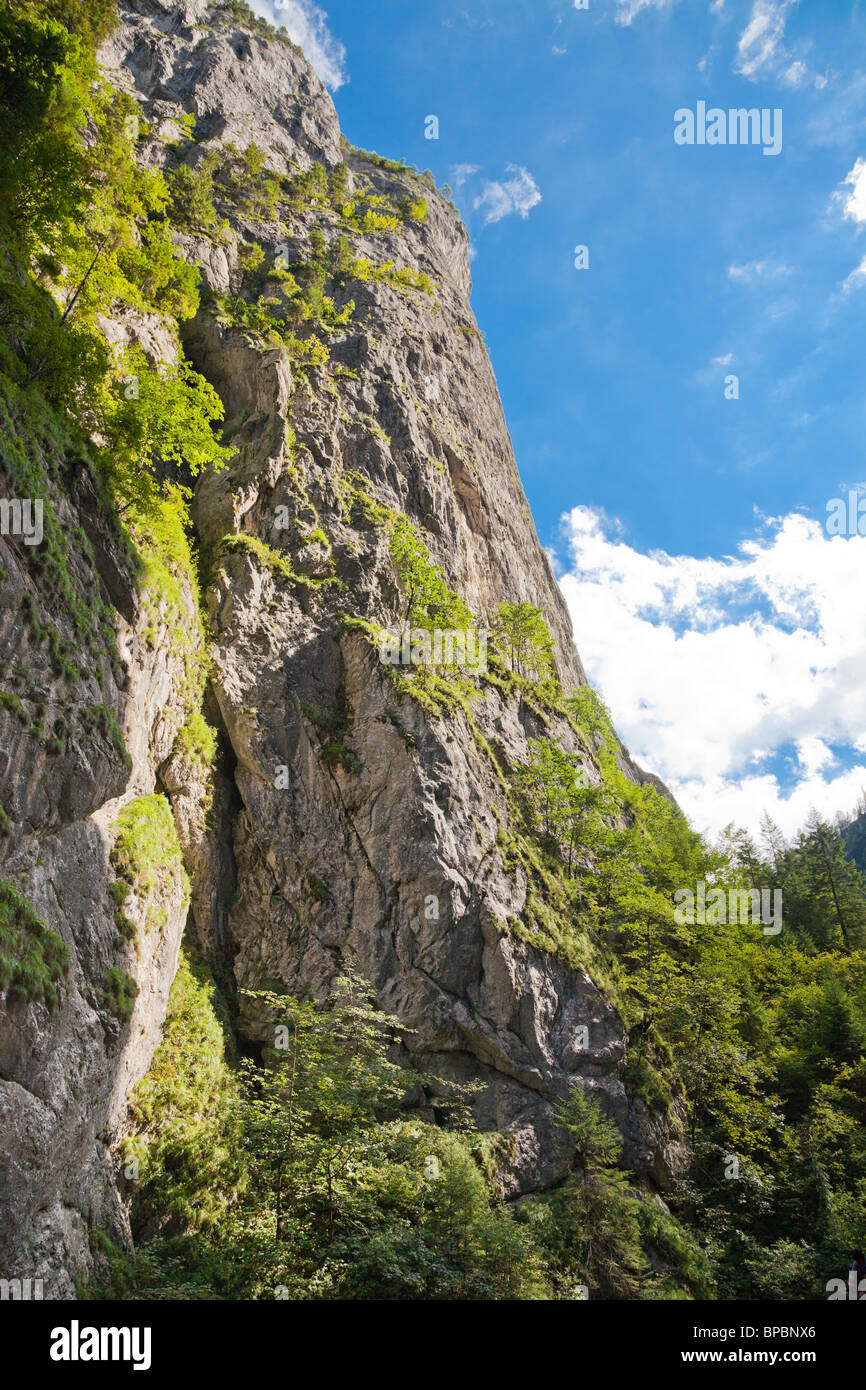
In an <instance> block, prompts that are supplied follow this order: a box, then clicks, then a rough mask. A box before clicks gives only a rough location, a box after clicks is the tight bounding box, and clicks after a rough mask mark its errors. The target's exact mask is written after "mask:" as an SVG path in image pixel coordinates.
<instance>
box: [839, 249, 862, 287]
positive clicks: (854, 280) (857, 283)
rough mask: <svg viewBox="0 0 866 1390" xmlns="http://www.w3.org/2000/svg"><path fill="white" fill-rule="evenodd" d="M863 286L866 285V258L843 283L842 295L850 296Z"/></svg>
mask: <svg viewBox="0 0 866 1390" xmlns="http://www.w3.org/2000/svg"><path fill="white" fill-rule="evenodd" d="M861 285H866V256H864V257H863V259H862V261H861V262H860V264H859V265H858V266H857V267H856V268H855V269H854V270H852V271H851V274H850V275H849V276H847V277H846V279H844V280H843V281H842V293H843V294H846V295H847V294H850V293H851V292H852V290H859V289H860V287H861Z"/></svg>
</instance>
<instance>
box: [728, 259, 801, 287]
mask: <svg viewBox="0 0 866 1390" xmlns="http://www.w3.org/2000/svg"><path fill="white" fill-rule="evenodd" d="M793 273H794V272H793V268H792V267H791V266H789V265H780V264H779V263H778V261H746V262H745V264H743V265H729V266H728V278H729V279H731V280H734V281H736V282H737V283H738V284H742V285H757V284H760V283H761V282H762V281H763V282H766V281H770V280H784V279H786V278H787V277H788V276H789V275H793Z"/></svg>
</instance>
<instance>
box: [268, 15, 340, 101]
mask: <svg viewBox="0 0 866 1390" xmlns="http://www.w3.org/2000/svg"><path fill="white" fill-rule="evenodd" d="M250 3H251V7H252V9H254V10H255V12H256V14H259V15H261V16H262V18H264V19H267V20H269V21H270V23H271V24H276V26H277V27H278V28H279V26H280V25H281V24H282V25H284V26H285V28H286V32H287V33H288V35H289V38H290V39H292V41H293V42H294V43H297V44H300V46H301V48H302V49H303V50H304V55H305V57H306V58H307V60H308V62H309V63H310V64H311V65H312V66H313V67H314V68H315V70H316V72H317V73H318V74H319V76H320V77H321V79H322V81H323V82H324V83H326V84H327V86H329V87H330V88H331V89H332V90H333V91H336V90H337V88H338V87H342V86H343V84H344V83H345V82H347V81H348V76H347V73H346V49H345V46H344V45H343V44H342V43H340V41H339V39H335V38H334V35H333V34H332V33H331V31H330V29H329V28H328V16H327V15H326V14H325V11H324V10H322V9H320V8H319V6H318V5H316V4H314V3H313V0H250Z"/></svg>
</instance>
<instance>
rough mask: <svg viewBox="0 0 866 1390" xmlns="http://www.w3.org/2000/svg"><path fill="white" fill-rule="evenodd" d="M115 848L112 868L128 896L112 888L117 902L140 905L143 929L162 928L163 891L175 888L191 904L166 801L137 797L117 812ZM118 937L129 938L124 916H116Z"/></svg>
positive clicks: (178, 845) (171, 818) (173, 826)
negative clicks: (119, 900) (129, 902)
mask: <svg viewBox="0 0 866 1390" xmlns="http://www.w3.org/2000/svg"><path fill="white" fill-rule="evenodd" d="M112 832H113V834H114V844H113V846H112V850H111V863H112V866H113V868H114V870H115V873H116V874H117V875H118V880H119V881H121V882H123V883H125V884H126V885H128V888H129V890H130V891H129V892H128V893H123V890H122V889H119V888H117V887H116V886H115V888H114V897H115V901H117V900H118V898H120V897H121V896H122V900H123V902H126V901H127V899H128V898H129V897H130V896H131V895H132V894H134V895H135V897H136V899H137V900H138V902H139V903H140V904H141V905H142V909H143V912H144V917H145V923H146V927H147V928H148V929H150V928H151V927H155V926H161V925H162V924H163V922H164V919H165V908H164V906H162V905H161V899H162V898H163V897H164V896H165V893H166V889H167V888H169V887H171V885H172V884H173V883H175V882H176V883H178V884H179V885H180V887H181V891H182V894H183V897H184V900H185V901H188V900H189V881H188V879H187V876H186V872H185V870H184V868H183V862H182V855H181V848H180V842H179V840H178V837H177V828H176V826H175V823H174V817H173V815H172V813H171V807H170V806H169V804H168V802H167V800H166V798H165V797H164V796H159V795H157V794H154V795H152V796H139V797H136V798H135V799H134V800H133V801H128V802H127V803H126V805H125V806H124V807H123V808H122V809H121V811H120V813H119V815H118V817H117V820H116V821H115V822H114V825H113V827H112ZM115 920H116V922H117V925H118V928H119V929H120V931H121V934H122V935H124V936H128V935H129V933H128V930H127V929H126V928H125V924H126V923H127V922H128V919H127V918H126V916H125V914H123V913H121V912H120V907H119V906H118V913H117V914H116V916H115Z"/></svg>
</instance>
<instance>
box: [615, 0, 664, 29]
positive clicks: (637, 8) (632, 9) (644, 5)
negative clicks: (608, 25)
mask: <svg viewBox="0 0 866 1390" xmlns="http://www.w3.org/2000/svg"><path fill="white" fill-rule="evenodd" d="M675 4H676V0H616V22H617V24H631V22H632V20H633V19H634V18H635V17H636V16H637V15H639V14H641V13H642V11H643V10H666V9H669V8H670V6H671V5H675Z"/></svg>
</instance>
